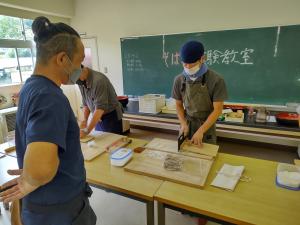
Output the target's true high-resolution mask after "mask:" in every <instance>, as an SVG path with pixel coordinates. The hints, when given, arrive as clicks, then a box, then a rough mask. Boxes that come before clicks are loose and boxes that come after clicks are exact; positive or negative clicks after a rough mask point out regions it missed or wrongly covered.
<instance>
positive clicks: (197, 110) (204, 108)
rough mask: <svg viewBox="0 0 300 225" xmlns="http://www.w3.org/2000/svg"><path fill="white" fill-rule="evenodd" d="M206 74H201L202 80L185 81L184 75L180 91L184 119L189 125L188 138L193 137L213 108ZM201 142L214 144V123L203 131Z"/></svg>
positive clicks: (215, 139)
mask: <svg viewBox="0 0 300 225" xmlns="http://www.w3.org/2000/svg"><path fill="white" fill-rule="evenodd" d="M206 75H207V73H205V74H203V77H202V81H197V80H196V81H192V80H190V81H187V80H186V77H185V76H184V82H183V84H182V92H183V104H184V107H185V111H186V119H187V122H188V126H189V134H188V137H189V139H191V138H192V137H193V135H194V134H195V133H196V131H197V130H198V129H199V127H200V126H201V125H202V124H203V123H204V122H205V121H206V120H207V118H208V116H209V115H210V114H211V113H212V111H213V109H214V108H213V102H212V100H211V98H210V96H209V93H208V89H207V85H206ZM203 142H206V143H211V144H216V142H217V136H216V124H213V125H212V126H211V127H210V128H209V129H208V130H207V131H206V132H205V133H204V135H203Z"/></svg>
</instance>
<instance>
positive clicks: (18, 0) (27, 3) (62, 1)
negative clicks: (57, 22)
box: [0, 0, 74, 18]
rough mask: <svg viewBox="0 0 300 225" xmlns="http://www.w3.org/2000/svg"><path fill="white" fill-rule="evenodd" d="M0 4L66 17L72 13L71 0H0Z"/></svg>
mask: <svg viewBox="0 0 300 225" xmlns="http://www.w3.org/2000/svg"><path fill="white" fill-rule="evenodd" d="M0 5H1V6H6V7H10V8H16V9H23V10H27V11H31V12H42V13H44V14H50V15H55V16H60V17H67V18H71V17H72V16H73V15H74V1H73V0H0Z"/></svg>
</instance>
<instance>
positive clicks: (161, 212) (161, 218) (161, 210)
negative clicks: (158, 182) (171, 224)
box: [157, 202, 166, 225]
mask: <svg viewBox="0 0 300 225" xmlns="http://www.w3.org/2000/svg"><path fill="white" fill-rule="evenodd" d="M157 219H158V225H165V224H166V209H165V206H164V204H163V203H160V202H157Z"/></svg>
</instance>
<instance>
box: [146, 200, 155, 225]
mask: <svg viewBox="0 0 300 225" xmlns="http://www.w3.org/2000/svg"><path fill="white" fill-rule="evenodd" d="M146 208H147V225H154V202H153V201H147V202H146Z"/></svg>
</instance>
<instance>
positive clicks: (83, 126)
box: [79, 120, 87, 129]
mask: <svg viewBox="0 0 300 225" xmlns="http://www.w3.org/2000/svg"><path fill="white" fill-rule="evenodd" d="M79 127H80V129H84V128H86V127H87V121H86V120H83V121H81V122H80V125H79Z"/></svg>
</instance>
